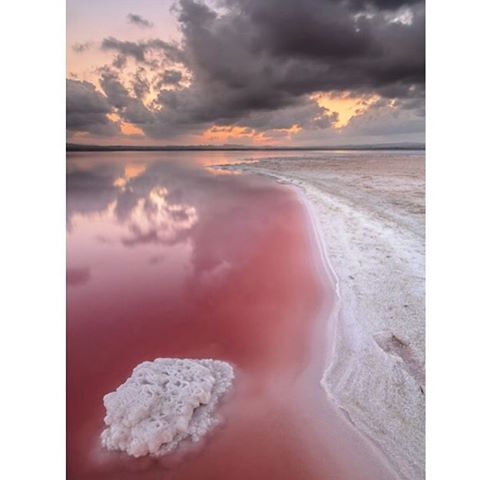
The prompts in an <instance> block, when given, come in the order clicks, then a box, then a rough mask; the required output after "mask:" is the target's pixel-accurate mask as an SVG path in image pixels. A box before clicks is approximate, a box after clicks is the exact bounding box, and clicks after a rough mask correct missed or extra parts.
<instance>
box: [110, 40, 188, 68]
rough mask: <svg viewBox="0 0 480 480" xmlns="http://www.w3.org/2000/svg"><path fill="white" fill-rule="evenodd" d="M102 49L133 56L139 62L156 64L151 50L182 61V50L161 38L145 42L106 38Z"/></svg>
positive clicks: (124, 55)
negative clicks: (149, 56)
mask: <svg viewBox="0 0 480 480" xmlns="http://www.w3.org/2000/svg"><path fill="white" fill-rule="evenodd" d="M101 48H102V50H112V51H115V52H117V53H118V54H119V55H122V56H123V57H130V58H133V59H134V60H135V61H136V62H137V63H140V64H145V65H150V66H155V65H156V63H155V62H154V61H152V60H150V59H148V54H149V53H151V52H162V53H163V54H164V55H165V56H166V57H167V58H168V59H169V60H171V61H182V52H181V50H180V49H179V48H178V47H177V46H175V45H173V44H171V43H168V42H164V41H163V40H160V39H153V40H148V41H145V42H129V41H121V40H117V39H116V38H114V37H108V38H105V39H104V40H103V41H102V45H101Z"/></svg>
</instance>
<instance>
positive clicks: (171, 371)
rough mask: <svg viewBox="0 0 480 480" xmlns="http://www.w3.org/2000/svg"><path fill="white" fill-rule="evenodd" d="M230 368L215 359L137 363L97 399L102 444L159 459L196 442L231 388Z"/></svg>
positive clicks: (163, 360)
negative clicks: (100, 400)
mask: <svg viewBox="0 0 480 480" xmlns="http://www.w3.org/2000/svg"><path fill="white" fill-rule="evenodd" d="M233 378H234V372H233V368H232V367H231V365H229V364H228V363H226V362H222V361H219V360H191V359H177V358H157V359H156V360H154V361H153V362H143V363H141V364H140V365H138V366H137V367H135V369H134V370H133V372H132V375H131V376H130V377H129V378H128V379H127V380H126V382H125V383H123V384H122V385H120V386H119V387H118V388H117V390H116V391H115V392H112V393H109V394H107V395H105V396H104V397H103V403H104V405H105V409H106V412H107V414H106V416H105V419H104V421H105V424H106V428H105V430H104V431H103V432H102V434H101V441H102V445H103V446H104V447H105V448H107V449H108V450H118V451H123V452H126V453H128V454H129V455H132V456H134V457H141V456H144V455H152V456H156V457H158V456H161V455H165V454H167V453H170V452H172V451H173V450H174V449H175V448H176V447H177V446H178V445H179V443H180V442H182V441H184V440H188V439H190V440H192V441H193V442H197V441H198V440H199V439H200V438H201V437H203V436H204V435H205V434H206V433H207V432H208V431H209V430H211V429H212V428H213V427H214V426H215V425H216V424H217V423H218V422H219V419H218V416H217V415H216V406H217V403H218V400H219V398H220V397H221V396H222V395H223V394H224V393H225V392H226V391H227V390H228V389H229V388H230V387H231V385H232V382H233Z"/></svg>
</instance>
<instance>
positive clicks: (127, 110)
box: [100, 68, 154, 126]
mask: <svg viewBox="0 0 480 480" xmlns="http://www.w3.org/2000/svg"><path fill="white" fill-rule="evenodd" d="M100 86H101V87H102V89H103V91H104V92H105V95H106V96H107V101H108V103H109V104H110V105H112V106H113V107H115V108H116V109H117V113H119V114H120V115H121V117H122V118H123V120H125V121H127V122H129V123H134V124H137V125H140V126H141V125H143V124H148V123H151V122H153V121H154V114H153V113H152V112H151V111H150V110H149V109H148V108H147V107H146V106H145V105H144V104H143V102H142V101H141V100H140V99H139V98H135V97H132V96H131V95H130V93H129V91H128V90H127V89H126V88H125V87H124V86H123V84H122V82H121V81H120V79H119V77H118V75H117V74H116V73H115V72H113V71H111V70H110V69H108V68H103V69H102V73H101V76H100ZM138 87H139V86H138V84H137V89H138Z"/></svg>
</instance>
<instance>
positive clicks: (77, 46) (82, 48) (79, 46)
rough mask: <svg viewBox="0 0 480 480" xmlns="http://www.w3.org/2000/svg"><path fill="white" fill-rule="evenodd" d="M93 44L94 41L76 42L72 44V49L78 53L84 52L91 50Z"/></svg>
mask: <svg viewBox="0 0 480 480" xmlns="http://www.w3.org/2000/svg"><path fill="white" fill-rule="evenodd" d="M92 46H93V42H84V43H78V42H77V43H74V44H73V45H72V50H73V51H74V52H76V53H83V52H86V51H87V50H90V49H91V48H92Z"/></svg>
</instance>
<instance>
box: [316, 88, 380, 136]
mask: <svg viewBox="0 0 480 480" xmlns="http://www.w3.org/2000/svg"><path fill="white" fill-rule="evenodd" d="M310 98H312V99H313V100H315V102H317V105H318V106H319V107H324V108H327V109H328V110H330V111H331V112H336V113H338V120H337V122H336V123H335V124H334V125H333V128H336V129H341V128H343V127H346V126H347V125H348V124H349V123H350V120H351V119H352V118H353V117H357V116H359V115H362V114H364V113H365V112H366V111H367V110H369V108H370V107H371V106H372V105H374V104H375V103H377V102H378V100H380V97H379V96H378V95H363V96H360V97H355V96H352V95H351V94H349V93H345V94H331V93H317V94H315V95H312V96H311V97H310Z"/></svg>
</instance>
